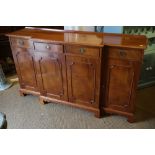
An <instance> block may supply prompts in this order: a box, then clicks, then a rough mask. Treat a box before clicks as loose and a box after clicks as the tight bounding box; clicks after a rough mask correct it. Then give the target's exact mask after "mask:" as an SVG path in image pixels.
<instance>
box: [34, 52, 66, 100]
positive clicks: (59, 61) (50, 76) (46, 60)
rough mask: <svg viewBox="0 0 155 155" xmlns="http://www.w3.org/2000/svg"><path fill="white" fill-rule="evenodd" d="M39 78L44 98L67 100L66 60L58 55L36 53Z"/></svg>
mask: <svg viewBox="0 0 155 155" xmlns="http://www.w3.org/2000/svg"><path fill="white" fill-rule="evenodd" d="M35 61H36V64H37V78H38V84H39V87H40V91H41V94H42V95H43V96H47V97H51V98H55V99H61V100H67V87H66V85H67V84H66V83H67V82H66V74H65V65H64V63H65V58H64V56H63V55H62V54H58V53H50V54H48V53H44V52H36V55H35Z"/></svg>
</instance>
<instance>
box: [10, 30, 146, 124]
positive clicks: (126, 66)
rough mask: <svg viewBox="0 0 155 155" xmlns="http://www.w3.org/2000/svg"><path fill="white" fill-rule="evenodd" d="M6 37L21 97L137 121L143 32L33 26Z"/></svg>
mask: <svg viewBox="0 0 155 155" xmlns="http://www.w3.org/2000/svg"><path fill="white" fill-rule="evenodd" d="M8 36H9V40H10V44H11V48H12V53H13V57H14V61H15V65H16V70H17V74H18V77H19V82H20V90H19V91H20V94H21V95H23V96H24V95H26V94H33V95H37V96H38V97H39V99H40V102H41V103H43V104H44V103H47V102H57V103H63V104H68V105H71V106H74V107H78V108H83V109H86V110H89V111H92V112H94V113H95V116H96V117H98V118H99V117H101V116H104V113H110V114H119V115H123V116H126V117H127V118H128V121H129V122H133V121H134V111H135V95H136V88H137V84H138V80H139V75H140V68H141V64H142V61H143V55H144V49H145V48H146V45H147V39H146V37H145V36H140V35H125V34H110V33H109V34H108V33H96V32H83V31H69V30H68V31H64V30H48V29H40V28H32V27H31V28H30V27H27V28H24V29H22V30H19V31H16V32H13V33H10V34H8Z"/></svg>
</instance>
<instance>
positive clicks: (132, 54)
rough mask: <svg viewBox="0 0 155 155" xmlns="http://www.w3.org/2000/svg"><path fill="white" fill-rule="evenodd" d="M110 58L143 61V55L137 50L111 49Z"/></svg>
mask: <svg viewBox="0 0 155 155" xmlns="http://www.w3.org/2000/svg"><path fill="white" fill-rule="evenodd" d="M108 55H109V57H110V58H116V59H128V60H137V61H139V60H142V53H141V51H140V50H137V49H124V48H112V47H111V48H109V53H108Z"/></svg>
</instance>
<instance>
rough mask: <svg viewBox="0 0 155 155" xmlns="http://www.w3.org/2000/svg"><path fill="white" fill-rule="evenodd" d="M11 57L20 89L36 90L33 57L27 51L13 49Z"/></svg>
mask: <svg viewBox="0 0 155 155" xmlns="http://www.w3.org/2000/svg"><path fill="white" fill-rule="evenodd" d="M13 57H14V61H15V65H16V70H17V73H18V77H19V80H20V85H21V88H26V89H30V90H37V80H36V70H35V62H34V56H33V54H32V53H31V52H30V51H29V50H28V49H23V48H13Z"/></svg>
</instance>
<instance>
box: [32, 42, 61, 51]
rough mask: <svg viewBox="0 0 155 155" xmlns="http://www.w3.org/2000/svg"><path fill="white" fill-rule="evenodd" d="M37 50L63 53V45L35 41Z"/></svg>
mask: <svg viewBox="0 0 155 155" xmlns="http://www.w3.org/2000/svg"><path fill="white" fill-rule="evenodd" d="M34 49H35V51H42V52H49V53H50V52H57V53H63V45H57V44H51V43H41V42H34Z"/></svg>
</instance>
